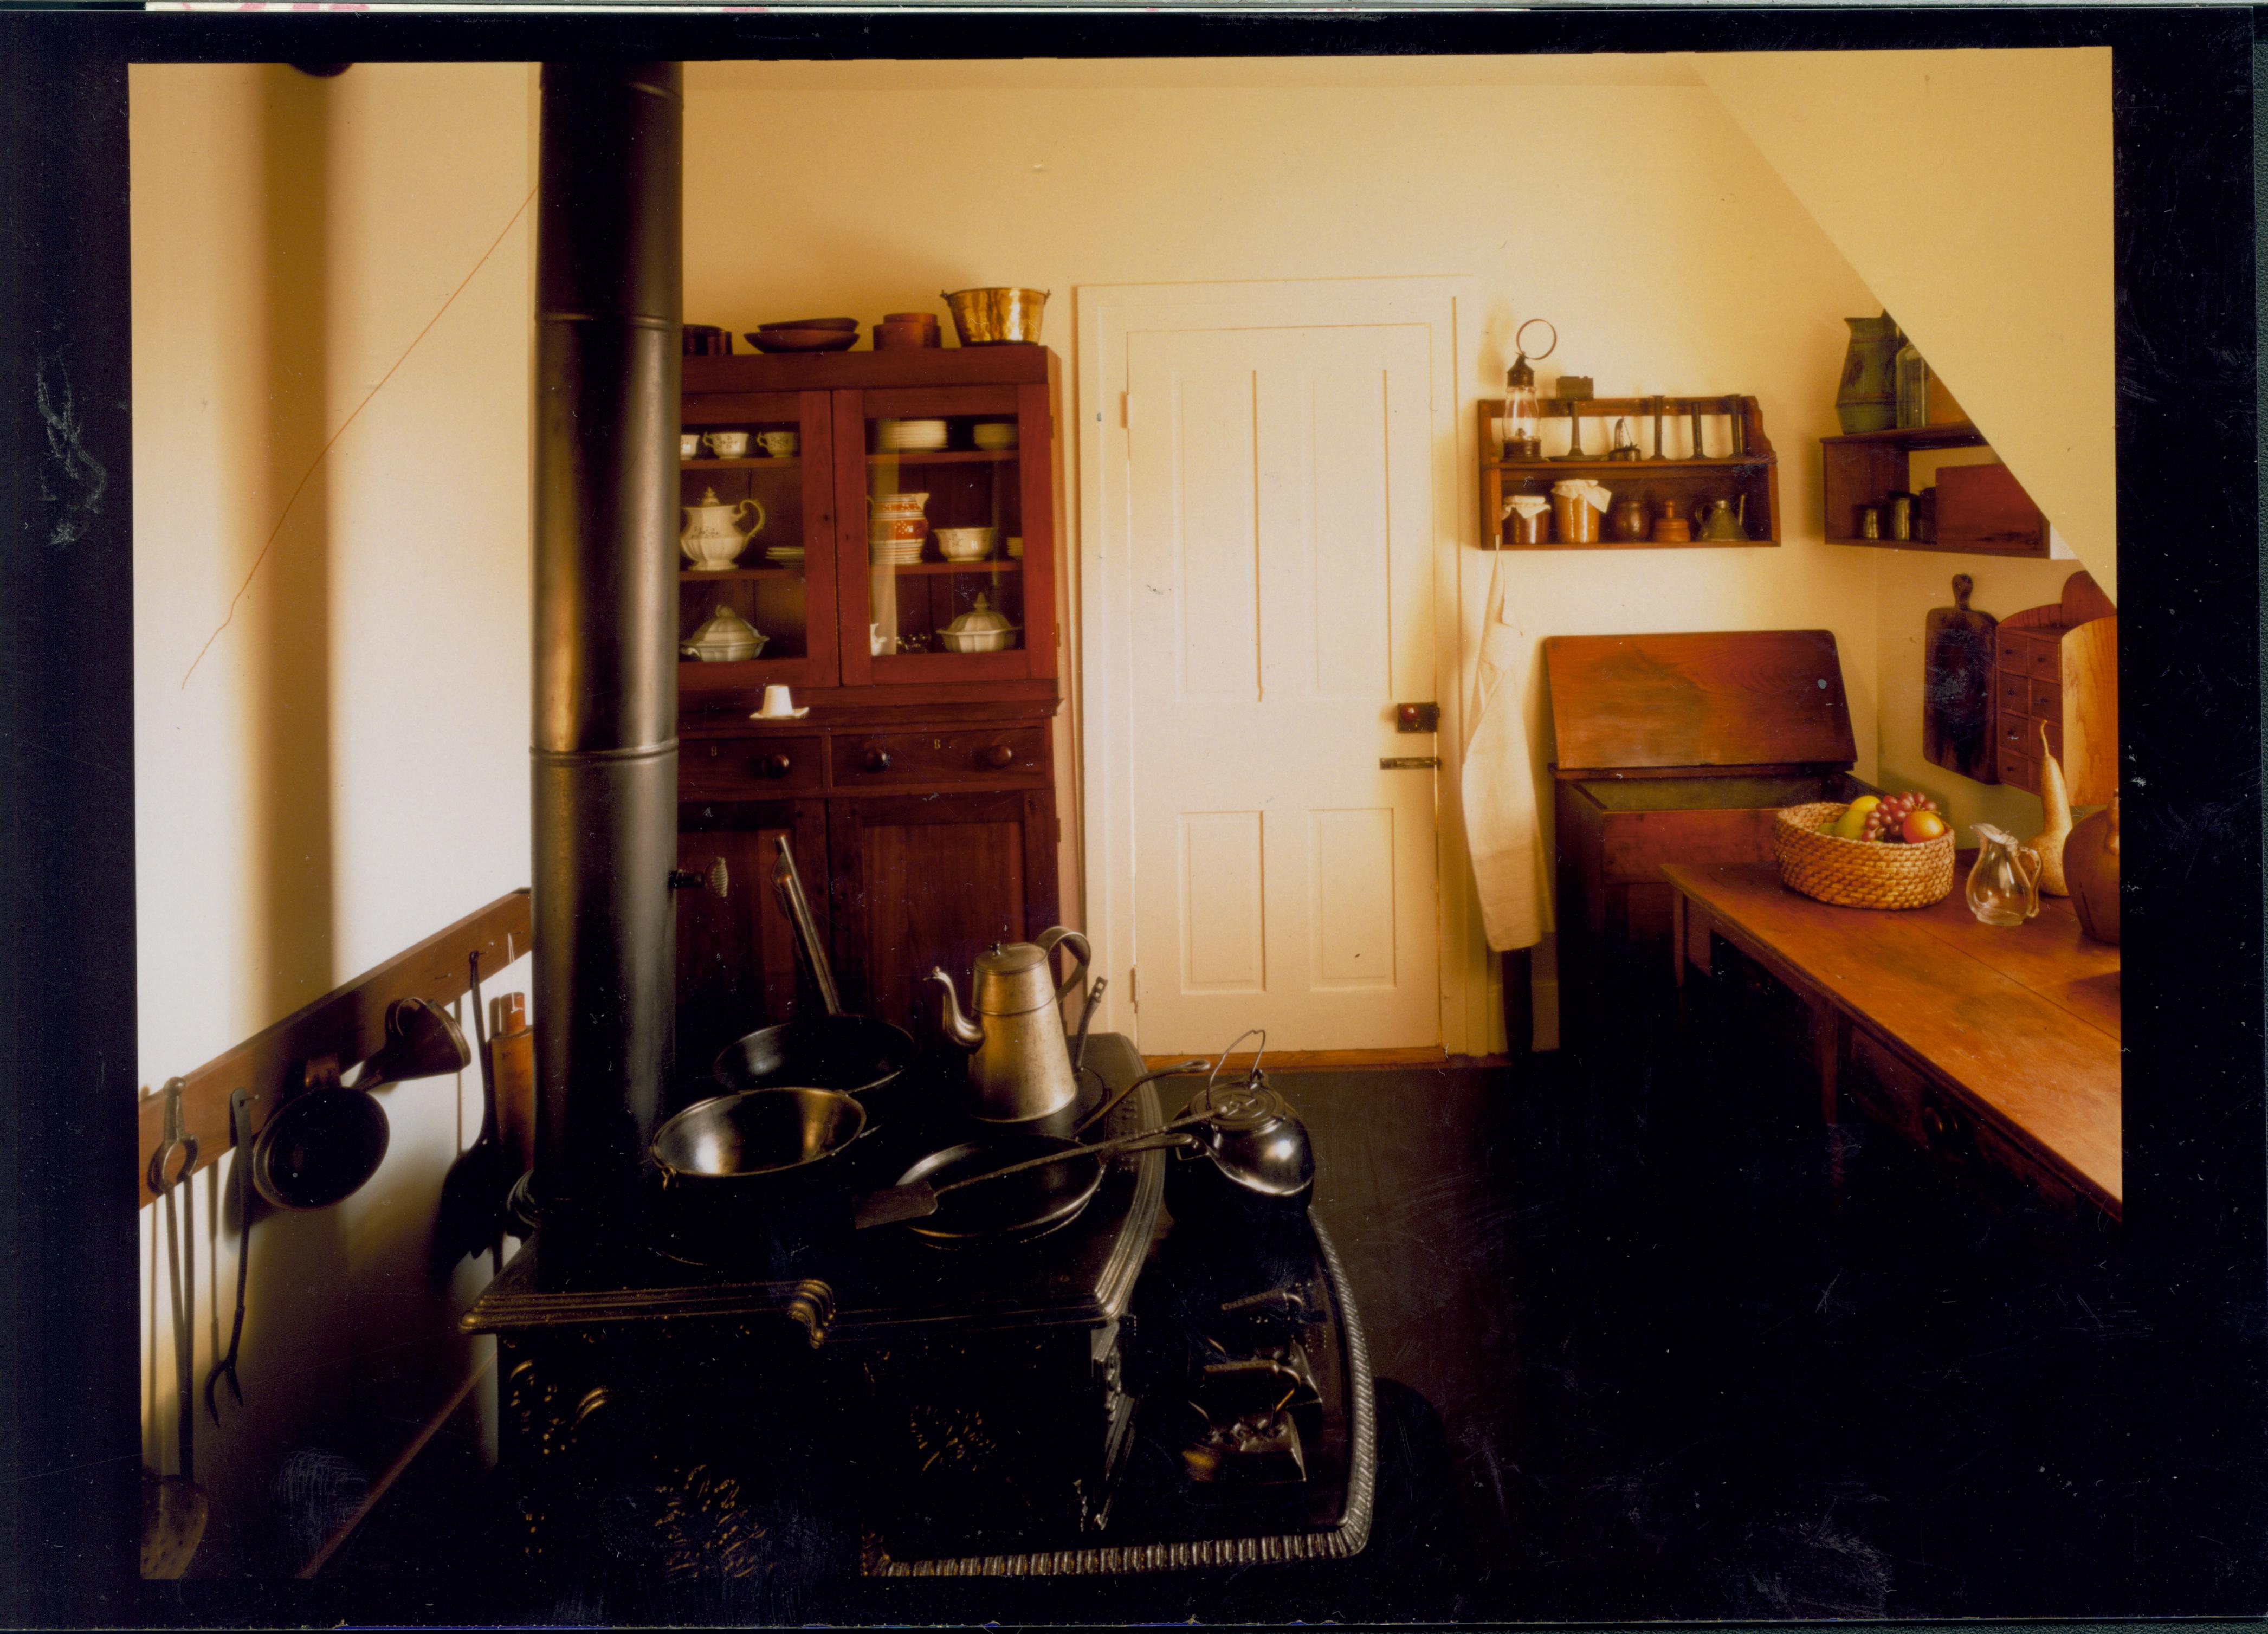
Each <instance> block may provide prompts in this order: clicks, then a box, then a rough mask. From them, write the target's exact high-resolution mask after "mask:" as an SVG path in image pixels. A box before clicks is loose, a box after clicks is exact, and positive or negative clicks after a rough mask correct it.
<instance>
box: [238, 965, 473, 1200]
mask: <svg viewBox="0 0 2268 1634" xmlns="http://www.w3.org/2000/svg"><path fill="white" fill-rule="evenodd" d="M386 1034H387V1038H386V1042H385V1043H384V1044H383V1045H382V1046H381V1047H380V1048H379V1051H378V1053H377V1054H376V1055H374V1056H371V1058H370V1059H369V1060H368V1061H366V1062H365V1063H364V1064H363V1071H362V1076H361V1077H360V1078H357V1079H356V1080H355V1082H354V1084H353V1086H352V1087H348V1086H343V1085H342V1084H341V1083H340V1082H339V1067H338V1061H337V1058H336V1057H335V1056H317V1057H316V1058H315V1059H314V1060H313V1061H310V1062H309V1063H308V1064H307V1068H306V1077H305V1081H304V1086H303V1087H302V1088H301V1089H300V1090H299V1092H298V1093H297V1094H294V1095H293V1096H292V1097H291V1099H290V1100H286V1101H284V1104H283V1105H282V1106H280V1107H278V1108H276V1110H275V1111H274V1112H273V1113H271V1114H270V1115H269V1118H268V1122H266V1123H264V1124H263V1125H261V1130H260V1134H259V1137H257V1138H256V1139H254V1142H253V1143H252V1183H253V1185H254V1187H255V1188H256V1189H258V1190H259V1193H260V1195H261V1196H263V1197H265V1198H266V1199H268V1201H269V1203H273V1204H275V1205H276V1207H277V1208H279V1209H293V1210H307V1209H328V1208H329V1207H330V1206H331V1205H332V1204H333V1203H342V1202H344V1201H345V1200H346V1199H347V1198H349V1197H350V1196H354V1194H355V1193H356V1192H357V1191H359V1190H361V1189H362V1188H363V1185H364V1183H365V1181H368V1180H369V1179H370V1177H371V1176H372V1175H373V1174H377V1173H378V1166H379V1164H380V1163H381V1162H383V1161H384V1160H385V1158H386V1148H387V1141H388V1139H389V1137H390V1135H389V1130H388V1129H387V1121H386V1108H383V1107H381V1106H379V1103H378V1102H377V1101H375V1100H372V1099H371V1096H370V1092H371V1091H372V1090H373V1089H376V1088H377V1087H378V1086H379V1085H381V1084H393V1083H399V1082H401V1081H402V1080H404V1079H408V1078H433V1077H436V1076H438V1075H439V1074H441V1073H444V1072H459V1071H463V1070H464V1069H465V1068H466V1067H467V1066H468V1065H470V1064H471V1063H472V1058H473V1052H472V1050H471V1049H469V1048H468V1046H467V1045H466V1043H465V1035H464V1033H463V1032H462V1031H461V1030H460V1028H459V1027H458V1026H457V1024H456V1022H455V1020H454V1019H452V1018H451V1016H450V1014H449V1012H447V1011H446V1010H444V1009H442V1008H441V1007H440V1006H439V1005H430V1004H428V1003H426V1002H425V1000H423V999H422V998H401V999H396V1000H395V1001H394V1003H393V1004H391V1005H387V1010H386Z"/></svg>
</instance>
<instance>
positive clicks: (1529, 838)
mask: <svg viewBox="0 0 2268 1634" xmlns="http://www.w3.org/2000/svg"><path fill="white" fill-rule="evenodd" d="M1481 632H1482V633H1481V651H1480V662H1479V664H1478V665H1477V666H1476V673H1475V676H1474V683H1473V702H1472V710H1471V712H1470V713H1469V715H1468V716H1467V717H1466V718H1467V719H1468V720H1469V721H1470V722H1471V723H1472V725H1471V728H1470V730H1469V732H1467V734H1466V738H1465V764H1464V779H1463V791H1464V807H1465V844H1466V849H1467V850H1469V852H1470V853H1471V855H1472V859H1473V880H1474V883H1475V885H1476V886H1477V887H1478V888H1479V892H1480V899H1481V924H1482V926H1483V928H1484V930H1485V931H1486V932H1487V934H1488V944H1489V946H1491V947H1492V948H1495V949H1497V950H1499V951H1503V950H1505V949H1507V948H1514V947H1532V946H1535V944H1536V942H1538V941H1539V940H1541V939H1542V938H1543V933H1544V932H1545V931H1548V930H1550V928H1551V898H1550V889H1549V885H1548V881H1549V879H1550V875H1549V872H1548V870H1547V868H1546V865H1545V861H1544V856H1543V831H1542V829H1541V828H1539V827H1538V826H1537V823H1536V818H1535V768H1534V767H1533V766H1532V765H1531V764H1530V763H1529V761H1528V721H1527V718H1526V716H1525V714H1524V713H1523V710H1522V708H1521V703H1522V700H1521V687H1520V681H1519V678H1518V677H1517V676H1516V675H1515V674H1514V673H1513V666H1515V665H1516V664H1519V663H1521V661H1522V659H1524V658H1525V657H1526V651H1525V649H1526V647H1527V642H1526V639H1525V638H1524V637H1522V635H1521V630H1520V627H1519V626H1518V625H1517V624H1515V623H1514V622H1513V618H1512V608H1511V607H1510V606H1509V605H1507V602H1506V593H1505V582H1504V558H1503V556H1502V555H1501V554H1500V553H1499V555H1498V556H1497V558H1496V562H1495V565H1494V566H1493V568H1492V569H1491V572H1490V576H1489V599H1488V616H1487V617H1486V618H1485V619H1484V620H1483V621H1482V623H1481Z"/></svg>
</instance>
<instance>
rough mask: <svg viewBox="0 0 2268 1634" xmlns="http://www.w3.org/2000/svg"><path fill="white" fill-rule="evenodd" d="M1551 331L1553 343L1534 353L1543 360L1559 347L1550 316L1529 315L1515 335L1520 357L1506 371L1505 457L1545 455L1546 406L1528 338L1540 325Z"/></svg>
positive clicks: (1515, 343) (1515, 351) (1512, 458)
mask: <svg viewBox="0 0 2268 1634" xmlns="http://www.w3.org/2000/svg"><path fill="white" fill-rule="evenodd" d="M1539 323H1540V324H1542V325H1543V327H1544V328H1547V329H1550V330H1551V343H1550V345H1549V346H1546V347H1545V348H1544V349H1543V350H1542V351H1540V352H1538V353H1536V354H1535V356H1536V358H1537V359H1539V360H1541V359H1543V358H1545V357H1550V355H1551V354H1552V353H1553V352H1555V351H1557V350H1558V348H1559V331H1558V330H1557V329H1556V328H1552V325H1551V320H1550V319H1548V318H1530V319H1529V320H1528V321H1527V322H1526V323H1523V324H1521V326H1520V332H1519V334H1517V335H1513V341H1512V346H1513V351H1514V353H1516V354H1517V356H1516V357H1514V358H1513V364H1512V367H1511V368H1509V369H1507V370H1506V371H1505V374H1504V457H1505V458H1506V459H1507V460H1540V459H1542V458H1543V403H1542V401H1541V400H1539V399H1538V398H1537V396H1536V394H1535V370H1533V369H1531V368H1529V367H1528V361H1529V360H1528V350H1527V345H1526V342H1525V339H1524V338H1523V337H1525V336H1526V335H1527V334H1528V330H1529V329H1531V328H1535V325H1537V324H1539Z"/></svg>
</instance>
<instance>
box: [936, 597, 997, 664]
mask: <svg viewBox="0 0 2268 1634" xmlns="http://www.w3.org/2000/svg"><path fill="white" fill-rule="evenodd" d="M937 638H938V639H939V641H941V642H943V643H944V644H945V646H946V651H948V652H1000V651H1005V650H1006V649H1008V648H1009V647H1012V646H1013V645H1014V644H1015V643H1016V626H1015V625H1013V624H1012V623H1010V622H1008V617H1007V615H1005V613H996V612H994V611H993V610H992V603H991V600H990V598H989V597H987V596H985V595H984V594H983V593H982V592H980V593H978V594H977V597H976V606H975V607H971V608H969V609H968V612H966V613H963V614H962V615H961V616H960V617H959V618H957V619H955V620H954V621H953V622H952V623H950V624H947V625H946V627H945V628H944V629H940V630H939V631H938V632H937Z"/></svg>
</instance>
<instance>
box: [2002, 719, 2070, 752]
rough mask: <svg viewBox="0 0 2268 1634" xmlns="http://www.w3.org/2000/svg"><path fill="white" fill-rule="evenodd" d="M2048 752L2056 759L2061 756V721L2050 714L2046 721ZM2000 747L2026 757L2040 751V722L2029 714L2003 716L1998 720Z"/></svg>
mask: <svg viewBox="0 0 2268 1634" xmlns="http://www.w3.org/2000/svg"><path fill="white" fill-rule="evenodd" d="M2047 728H2048V753H2049V754H2052V755H2054V756H2055V757H2056V758H2057V759H2058V760H2061V759H2062V758H2063V722H2062V721H2061V720H2060V719H2059V718H2056V717H2054V716H2050V717H2049V718H2048V721H2047ZM2000 747H2001V749H2002V751H2003V752H2004V753H2005V752H2006V751H2008V750H2011V749H2013V750H2014V751H2015V752H2016V753H2017V754H2022V755H2025V756H2027V757H2029V756H2030V755H2034V754H2038V753H2039V752H2040V723H2039V721H2038V720H2037V719H2036V718H2033V717H2031V716H2029V715H2011V716H2004V717H2002V718H2001V721H2000Z"/></svg>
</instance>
